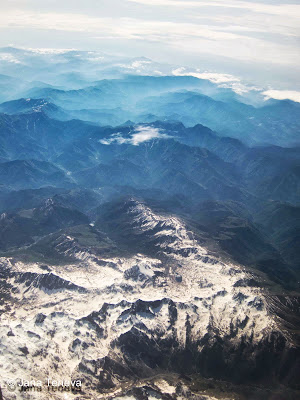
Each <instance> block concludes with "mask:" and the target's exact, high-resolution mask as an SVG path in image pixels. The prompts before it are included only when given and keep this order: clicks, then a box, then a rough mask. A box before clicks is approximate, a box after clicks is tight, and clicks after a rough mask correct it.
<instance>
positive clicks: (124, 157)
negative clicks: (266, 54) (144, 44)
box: [0, 48, 300, 400]
mask: <svg viewBox="0 0 300 400" xmlns="http://www.w3.org/2000/svg"><path fill="white" fill-rule="evenodd" d="M1 52H6V53H7V52H8V53H9V54H13V55H14V57H16V58H17V59H18V61H19V62H18V63H15V64H14V65H12V66H11V69H9V68H8V67H7V65H6V63H7V62H6V61H5V60H4V61H1V62H0V73H1V74H2V75H0V87H1V88H3V90H2V93H1V96H0V99H1V101H2V103H1V104H0V265H1V268H0V279H1V289H0V318H1V327H0V332H1V334H0V335H1V336H0V337H1V352H0V378H1V379H2V380H8V379H12V378H13V379H15V383H14V384H15V385H16V382H17V379H21V378H23V379H25V378H26V379H27V378H28V379H29V378H30V377H31V378H33V377H35V379H40V380H41V381H43V382H44V381H45V380H46V379H47V378H48V377H50V376H51V377H53V379H54V378H55V379H60V378H61V377H62V376H68V377H70V378H72V379H80V381H81V382H82V392H81V393H79V394H78V393H75V394H74V398H78V399H82V398H84V399H96V398H99V396H102V397H107V398H108V397H109V398H110V399H118V398H122V399H124V400H126V399H128V398H130V399H137V400H148V399H149V400H151V399H152V400H153V398H156V399H162V400H177V399H178V400H179V399H182V398H188V399H194V400H197V399H205V400H209V399H211V400H221V399H223V400H224V399H229V398H230V399H235V400H244V399H246V400H248V399H249V400H256V399H258V400H260V399H261V400H265V399H267V400H271V399H272V400H274V399H276V400H277V399H284V400H286V399H291V400H294V399H295V400H296V399H297V398H299V393H300V386H299V382H298V377H299V373H300V357H299V354H300V353H299V342H300V340H299V339H300V338H299V332H300V315H299V304H300V303H299V282H300V268H299V267H300V252H299V249H300V136H299V127H300V120H299V107H300V106H299V103H296V102H292V101H290V100H282V101H278V100H270V99H269V100H265V99H264V98H263V96H262V95H261V94H260V92H259V91H258V90H257V89H255V90H252V89H248V92H245V93H244V92H242V93H236V92H235V91H234V90H233V88H230V87H224V85H218V84H217V83H215V82H212V81H209V80H204V79H198V78H196V77H193V76H176V75H174V74H173V75H172V72H170V71H172V70H173V69H174V68H175V67H174V68H173V67H170V66H163V65H158V64H157V63H154V62H152V61H151V60H148V59H144V58H140V59H129V58H128V59H122V58H118V57H113V56H108V55H105V54H103V53H97V54H96V53H95V54H94V53H91V54H89V53H87V52H77V51H69V52H62V53H57V54H56V53H53V54H50V53H37V52H34V51H33V50H22V49H14V48H6V49H0V53H1ZM78 60H79V61H78ZM135 63H140V64H135ZM132 65H139V66H140V67H139V68H140V69H139V71H142V72H137V70H136V69H135V67H132V69H130V68H129V67H128V66H132ZM142 66H144V69H143V68H142ZM158 70H159V71H160V74H158V73H154V72H153V71H158ZM20 77H21V78H20ZM262 91H263V90H262ZM262 91H261V92H262ZM14 384H12V388H11V387H10V389H11V390H9V388H5V387H4V388H2V392H3V396H4V398H5V399H7V400H13V399H14V400H17V399H19V397H18V396H19V393H17V392H16V387H15V386H14ZM26 390H29V389H26ZM30 390H31V391H32V392H34V388H32V387H31V388H30ZM28 395H29V393H28ZM30 395H33V396H34V394H32V393H31V394H30ZM44 395H45V396H46V397H45V399H46V398H47V399H48V398H49V399H50V398H54V397H51V396H50V395H49V396H50V397H49V396H48V395H47V394H44ZM47 396H48V397H47ZM55 398H63V393H58V392H57V397H55Z"/></svg>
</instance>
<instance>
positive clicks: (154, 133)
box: [99, 125, 172, 146]
mask: <svg viewBox="0 0 300 400" xmlns="http://www.w3.org/2000/svg"><path fill="white" fill-rule="evenodd" d="M171 138H172V136H169V135H166V134H165V133H162V129H159V128H154V127H152V126H147V125H139V126H137V127H136V128H135V130H134V133H133V134H132V135H131V137H130V138H124V137H123V136H122V134H121V133H120V132H117V133H115V134H113V135H112V136H111V137H109V138H107V139H101V140H99V142H100V143H102V144H105V145H110V144H112V143H117V144H132V145H133V146H138V145H139V144H140V143H143V142H148V141H149V140H152V139H171Z"/></svg>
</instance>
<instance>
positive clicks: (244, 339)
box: [0, 198, 296, 400]
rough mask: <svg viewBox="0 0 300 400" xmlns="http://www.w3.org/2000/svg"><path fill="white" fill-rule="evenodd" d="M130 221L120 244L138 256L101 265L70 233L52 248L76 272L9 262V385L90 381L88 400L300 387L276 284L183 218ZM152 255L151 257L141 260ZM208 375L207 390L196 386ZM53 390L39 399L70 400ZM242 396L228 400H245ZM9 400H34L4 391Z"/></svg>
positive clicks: (129, 213) (135, 212) (133, 205)
mask: <svg viewBox="0 0 300 400" xmlns="http://www.w3.org/2000/svg"><path fill="white" fill-rule="evenodd" d="M120 210H121V211H120ZM119 212H120V214H119V215H118V216H117V217H118V219H119V221H120V224H119V226H118V227H117V226H116V227H115V232H112V235H111V236H112V237H116V235H118V237H119V245H120V247H122V246H125V247H126V249H127V251H128V252H129V250H130V249H134V250H133V251H132V254H129V253H125V252H124V249H123V251H122V250H121V249H120V251H119V254H120V255H119V256H113V257H109V256H107V255H105V256H101V255H100V254H96V252H95V251H93V249H91V248H89V247H84V246H82V245H80V244H79V243H78V240H77V239H76V238H74V237H72V236H71V235H67V234H64V233H62V234H61V235H60V236H59V237H58V238H56V240H55V242H54V243H53V246H55V249H56V251H57V252H58V253H59V254H62V255H63V256H68V257H72V258H73V260H74V261H73V262H71V263H66V264H64V265H63V267H62V265H60V264H56V265H54V264H53V265H51V264H49V265H47V266H46V265H44V264H42V263H36V262H34V263H32V262H24V261H19V260H17V259H13V258H2V259H1V271H2V273H5V275H6V276H7V277H8V279H7V280H6V285H8V286H9V287H10V290H9V292H10V295H9V297H8V298H7V301H6V302H5V303H4V304H2V315H1V320H2V323H1V328H0V332H1V333H0V334H1V338H2V341H1V353H0V376H1V378H2V379H4V380H9V379H12V380H13V381H14V382H15V383H16V382H17V381H18V379H24V380H28V381H30V380H31V379H33V377H34V378H35V380H37V379H39V380H41V381H42V382H43V384H44V382H46V381H47V379H48V378H51V379H56V380H59V379H61V378H62V377H65V379H72V380H73V381H74V380H76V379H80V381H81V382H82V392H80V393H79V392H78V393H77V392H76V394H75V398H78V399H82V398H87V399H97V398H99V393H102V395H101V396H102V397H109V398H111V397H114V398H116V397H118V396H124V395H125V394H126V393H127V397H126V398H128V396H129V397H130V398H136V399H139V398H140V396H141V395H142V394H143V396H144V397H143V398H145V399H146V398H149V399H150V398H154V397H155V398H162V399H164V398H170V399H171V398H173V399H175V398H182V397H188V396H190V397H192V398H193V396H196V395H201V396H203V397H201V398H203V399H213V398H217V399H219V398H222V399H224V398H225V397H224V396H223V395H222V396H221V397H220V387H221V386H222V383H220V384H219V385H218V384H217V385H216V386H214V385H213V386H212V389H210V390H207V381H206V378H211V377H214V378H215V379H218V380H220V381H222V380H226V379H227V378H228V377H230V379H231V380H232V381H233V384H238V383H244V384H248V385H250V384H251V382H253V381H254V380H256V381H257V378H258V381H260V382H272V381H273V382H274V381H275V380H276V379H278V380H279V379H280V381H282V382H284V381H285V382H287V381H293V380H295V376H293V374H295V372H296V371H295V369H294V368H295V364H294V362H295V361H294V355H295V352H296V348H295V343H294V337H293V336H292V335H291V331H289V330H287V329H286V324H285V321H283V320H282V319H281V318H280V316H279V315H278V310H279V306H278V305H277V303H278V302H279V300H278V298H277V297H276V296H275V295H274V294H272V293H271V292H270V290H268V289H267V288H266V287H267V285H266V281H265V278H263V277H262V276H261V275H260V274H258V273H256V272H249V270H247V271H246V270H245V268H243V267H242V266H240V265H237V264H235V263H233V262H231V261H230V260H229V259H228V258H227V259H226V258H222V257H220V256H218V255H216V252H215V251H213V250H209V249H208V248H206V246H205V245H203V243H201V239H200V238H199V237H197V234H195V233H194V232H193V231H191V230H190V229H189V228H188V226H186V224H185V223H184V222H183V221H182V220H181V219H180V218H178V217H176V216H172V215H166V214H161V213H158V212H154V211H153V210H152V209H151V208H150V207H149V206H147V205H146V204H145V203H144V202H141V201H138V200H136V199H134V198H130V199H127V200H126V201H124V202H123V203H122V207H121V209H120V208H119ZM102 221H103V219H101V218H100V219H99V220H98V221H96V224H95V226H97V227H99V226H100V225H101V223H102ZM108 222H109V221H108ZM97 229H98V228H97ZM113 242H114V240H113V241H112V242H111V245H113ZM132 242H135V243H136V246H131V243H132ZM115 244H116V245H117V246H118V243H115ZM145 244H146V248H147V249H148V251H146V252H138V247H141V249H142V247H143V245H145ZM149 253H151V255H150V254H149ZM288 301H289V302H292V299H291V298H290V299H289V300H288ZM279 304H280V307H284V304H283V302H281V303H279ZM286 307H287V306H286ZM262 360H264V361H263V363H262ZM270 365H272V369H268V368H266V366H270ZM199 372H200V373H201V375H202V376H203V381H202V382H198V381H197V378H196V377H195V380H193V379H192V378H187V376H188V375H189V376H192V374H195V373H199ZM197 387H198V389H197ZM205 388H206V389H205ZM45 390H46V389H45V387H44V386H43V391H44V392H43V391H42V392H41V393H40V392H37V391H36V390H35V389H34V388H30V389H29V391H28V393H30V396H32V397H30V398H57V399H58V398H62V399H63V398H69V397H64V396H65V395H66V392H55V393H51V395H49V393H48V392H47V393H46V392H45ZM234 390H235V388H234V386H233V387H232V388H231V391H232V393H231V394H230V390H229V393H226V394H225V395H226V396H228V395H229V396H232V397H230V398H234V399H235V398H236V399H238V398H239V397H237V396H238V392H235V391H234ZM187 394H188V396H187ZM3 395H4V398H5V399H7V400H10V399H19V398H20V399H21V398H22V396H23V394H22V393H19V392H18V391H17V389H16V390H12V389H10V390H8V389H5V388H4V389H3ZM47 396H48V397H47ZM67 396H68V394H67ZM226 398H229V397H226Z"/></svg>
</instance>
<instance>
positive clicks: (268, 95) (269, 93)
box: [262, 90, 300, 103]
mask: <svg viewBox="0 0 300 400" xmlns="http://www.w3.org/2000/svg"><path fill="white" fill-rule="evenodd" d="M262 94H263V95H264V96H265V99H266V100H268V99H276V100H292V101H295V102H297V103H300V92H297V91H295V90H266V91H264V92H263V93H262Z"/></svg>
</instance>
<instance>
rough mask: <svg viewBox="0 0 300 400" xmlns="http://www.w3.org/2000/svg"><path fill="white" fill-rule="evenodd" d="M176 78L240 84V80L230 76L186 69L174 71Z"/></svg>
mask: <svg viewBox="0 0 300 400" xmlns="http://www.w3.org/2000/svg"><path fill="white" fill-rule="evenodd" d="M172 74H173V75H175V76H194V77H195V78H198V79H207V80H208V81H211V82H213V83H227V82H240V79H239V78H237V77H236V76H233V75H230V74H219V73H217V72H198V70H197V71H196V72H186V69H185V68H184V67H182V68H177V69H174V70H173V71H172Z"/></svg>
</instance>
